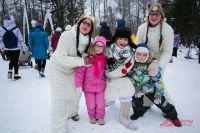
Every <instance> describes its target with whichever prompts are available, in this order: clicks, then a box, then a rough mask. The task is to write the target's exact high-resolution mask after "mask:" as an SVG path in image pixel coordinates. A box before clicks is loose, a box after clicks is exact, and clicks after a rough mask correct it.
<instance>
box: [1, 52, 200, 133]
mask: <svg viewBox="0 0 200 133" xmlns="http://www.w3.org/2000/svg"><path fill="white" fill-rule="evenodd" d="M186 53H187V50H186V49H184V48H182V52H179V53H178V58H177V59H175V61H174V63H170V64H169V65H168V66H167V68H166V72H165V76H164V82H165V87H166V88H167V90H168V93H169V94H170V96H171V99H172V100H173V102H174V103H175V107H176V109H177V111H178V114H179V118H180V120H181V121H182V124H183V127H181V128H177V127H174V126H171V125H170V123H167V121H165V118H164V117H163V116H162V113H161V111H160V110H159V109H157V108H156V107H155V106H153V107H152V108H151V109H150V110H149V111H148V112H147V113H146V114H145V115H144V116H143V117H142V118H140V119H138V120H137V121H135V123H136V124H137V125H138V130H137V131H131V130H128V129H126V128H125V127H123V126H122V125H121V124H120V123H119V122H118V115H119V101H116V104H114V105H113V106H110V107H107V108H106V117H105V121H106V124H105V125H103V126H99V125H97V124H96V125H92V124H90V123H89V120H88V116H87V110H86V106H85V100H84V96H82V99H81V102H80V110H79V115H80V121H78V122H74V121H72V120H69V127H70V131H71V133H133V132H136V133H147V132H148V133H198V132H200V126H199V125H200V114H199V113H200V107H199V106H200V104H199V101H200V95H199V93H200V64H198V60H197V59H190V60H187V59H185V58H184V56H185V55H186ZM194 53H195V52H194ZM193 56H194V58H196V56H195V55H194V54H193ZM47 64H48V62H47ZM7 69H8V62H6V61H3V60H2V59H1V58H0V133H49V132H50V101H51V100H50V90H51V89H50V85H49V80H48V73H47V71H48V66H47V68H46V69H47V70H46V76H47V77H46V78H40V77H39V74H38V72H37V71H36V70H34V69H32V68H30V66H20V70H19V73H20V75H21V76H22V79H21V80H18V81H13V80H8V79H7V71H8V70H7Z"/></svg>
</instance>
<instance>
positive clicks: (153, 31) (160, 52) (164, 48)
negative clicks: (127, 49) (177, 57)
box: [136, 22, 174, 71]
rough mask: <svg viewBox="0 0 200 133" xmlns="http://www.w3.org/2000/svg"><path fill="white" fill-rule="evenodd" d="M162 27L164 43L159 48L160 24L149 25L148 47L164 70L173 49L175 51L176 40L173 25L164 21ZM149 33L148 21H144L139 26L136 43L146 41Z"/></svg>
mask: <svg viewBox="0 0 200 133" xmlns="http://www.w3.org/2000/svg"><path fill="white" fill-rule="evenodd" d="M162 25H163V27H162V36H163V43H162V45H161V47H160V48H159V39H160V24H158V25H157V26H155V27H149V31H148V43H147V45H148V48H149V50H150V52H152V53H153V54H154V56H155V58H157V60H158V63H159V66H160V67H161V68H162V70H163V71H164V69H165V67H166V65H167V63H168V62H169V60H170V58H171V56H172V51H173V42H174V31H173V29H172V27H171V26H169V25H168V24H167V23H165V22H163V24H162ZM146 33H147V23H144V24H142V25H140V26H139V27H138V31H137V36H136V44H140V43H145V41H146Z"/></svg>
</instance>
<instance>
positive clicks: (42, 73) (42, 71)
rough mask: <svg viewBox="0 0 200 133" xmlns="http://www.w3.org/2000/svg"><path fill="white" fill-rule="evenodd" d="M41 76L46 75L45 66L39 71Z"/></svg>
mask: <svg viewBox="0 0 200 133" xmlns="http://www.w3.org/2000/svg"><path fill="white" fill-rule="evenodd" d="M39 74H40V77H43V78H44V77H45V75H44V68H41V70H40V71H39Z"/></svg>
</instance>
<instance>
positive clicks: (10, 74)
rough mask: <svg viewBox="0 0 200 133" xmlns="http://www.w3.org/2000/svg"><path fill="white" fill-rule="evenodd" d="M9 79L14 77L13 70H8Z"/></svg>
mask: <svg viewBox="0 0 200 133" xmlns="http://www.w3.org/2000/svg"><path fill="white" fill-rule="evenodd" d="M8 79H12V70H9V71H8Z"/></svg>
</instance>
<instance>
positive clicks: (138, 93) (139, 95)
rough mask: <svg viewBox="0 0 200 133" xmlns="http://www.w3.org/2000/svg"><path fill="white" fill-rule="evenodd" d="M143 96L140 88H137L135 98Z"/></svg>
mask: <svg viewBox="0 0 200 133" xmlns="http://www.w3.org/2000/svg"><path fill="white" fill-rule="evenodd" d="M140 97H142V93H141V92H140V90H139V89H135V98H140Z"/></svg>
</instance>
